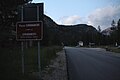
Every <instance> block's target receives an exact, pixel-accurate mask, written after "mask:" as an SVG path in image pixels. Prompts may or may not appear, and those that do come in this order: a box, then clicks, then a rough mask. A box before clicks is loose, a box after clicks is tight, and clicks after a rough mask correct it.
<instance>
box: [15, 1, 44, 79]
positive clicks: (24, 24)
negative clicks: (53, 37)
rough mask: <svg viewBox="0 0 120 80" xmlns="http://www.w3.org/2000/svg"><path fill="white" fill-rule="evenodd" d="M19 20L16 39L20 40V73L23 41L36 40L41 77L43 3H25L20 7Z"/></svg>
mask: <svg viewBox="0 0 120 80" xmlns="http://www.w3.org/2000/svg"><path fill="white" fill-rule="evenodd" d="M18 17H19V22H17V24H16V39H17V40H18V41H21V51H22V73H23V74H24V72H25V71H24V45H23V43H24V42H23V41H33V40H34V41H37V42H38V71H39V77H40V78H41V65H40V40H42V38H43V3H38V4H34V3H33V4H27V5H24V6H22V7H21V11H20V14H19V16H18Z"/></svg>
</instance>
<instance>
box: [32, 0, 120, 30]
mask: <svg viewBox="0 0 120 80" xmlns="http://www.w3.org/2000/svg"><path fill="white" fill-rule="evenodd" d="M33 2H34V3H41V2H43V3H44V13H45V14H46V15H47V16H49V17H51V18H52V19H53V20H54V21H55V22H56V23H58V24H64V25H74V24H89V25H93V26H94V27H95V28H97V27H98V25H100V26H101V28H102V30H103V29H106V28H108V27H110V25H111V22H112V20H113V19H114V20H115V21H116V22H117V21H118V19H120V0H33Z"/></svg>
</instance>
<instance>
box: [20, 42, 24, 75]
mask: <svg viewBox="0 0 120 80" xmlns="http://www.w3.org/2000/svg"><path fill="white" fill-rule="evenodd" d="M21 51H22V52H21V57H22V73H23V75H24V72H25V71H24V46H23V42H21Z"/></svg>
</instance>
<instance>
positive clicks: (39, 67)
mask: <svg viewBox="0 0 120 80" xmlns="http://www.w3.org/2000/svg"><path fill="white" fill-rule="evenodd" d="M37 21H39V6H37ZM38 70H39V77H40V78H41V65H40V41H38Z"/></svg>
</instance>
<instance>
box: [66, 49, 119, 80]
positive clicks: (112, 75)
mask: <svg viewBox="0 0 120 80" xmlns="http://www.w3.org/2000/svg"><path fill="white" fill-rule="evenodd" d="M64 49H65V52H66V55H67V61H68V65H67V66H68V75H69V80H120V57H117V56H114V55H112V54H109V52H106V51H104V50H101V49H94V48H74V47H65V48H64Z"/></svg>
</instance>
